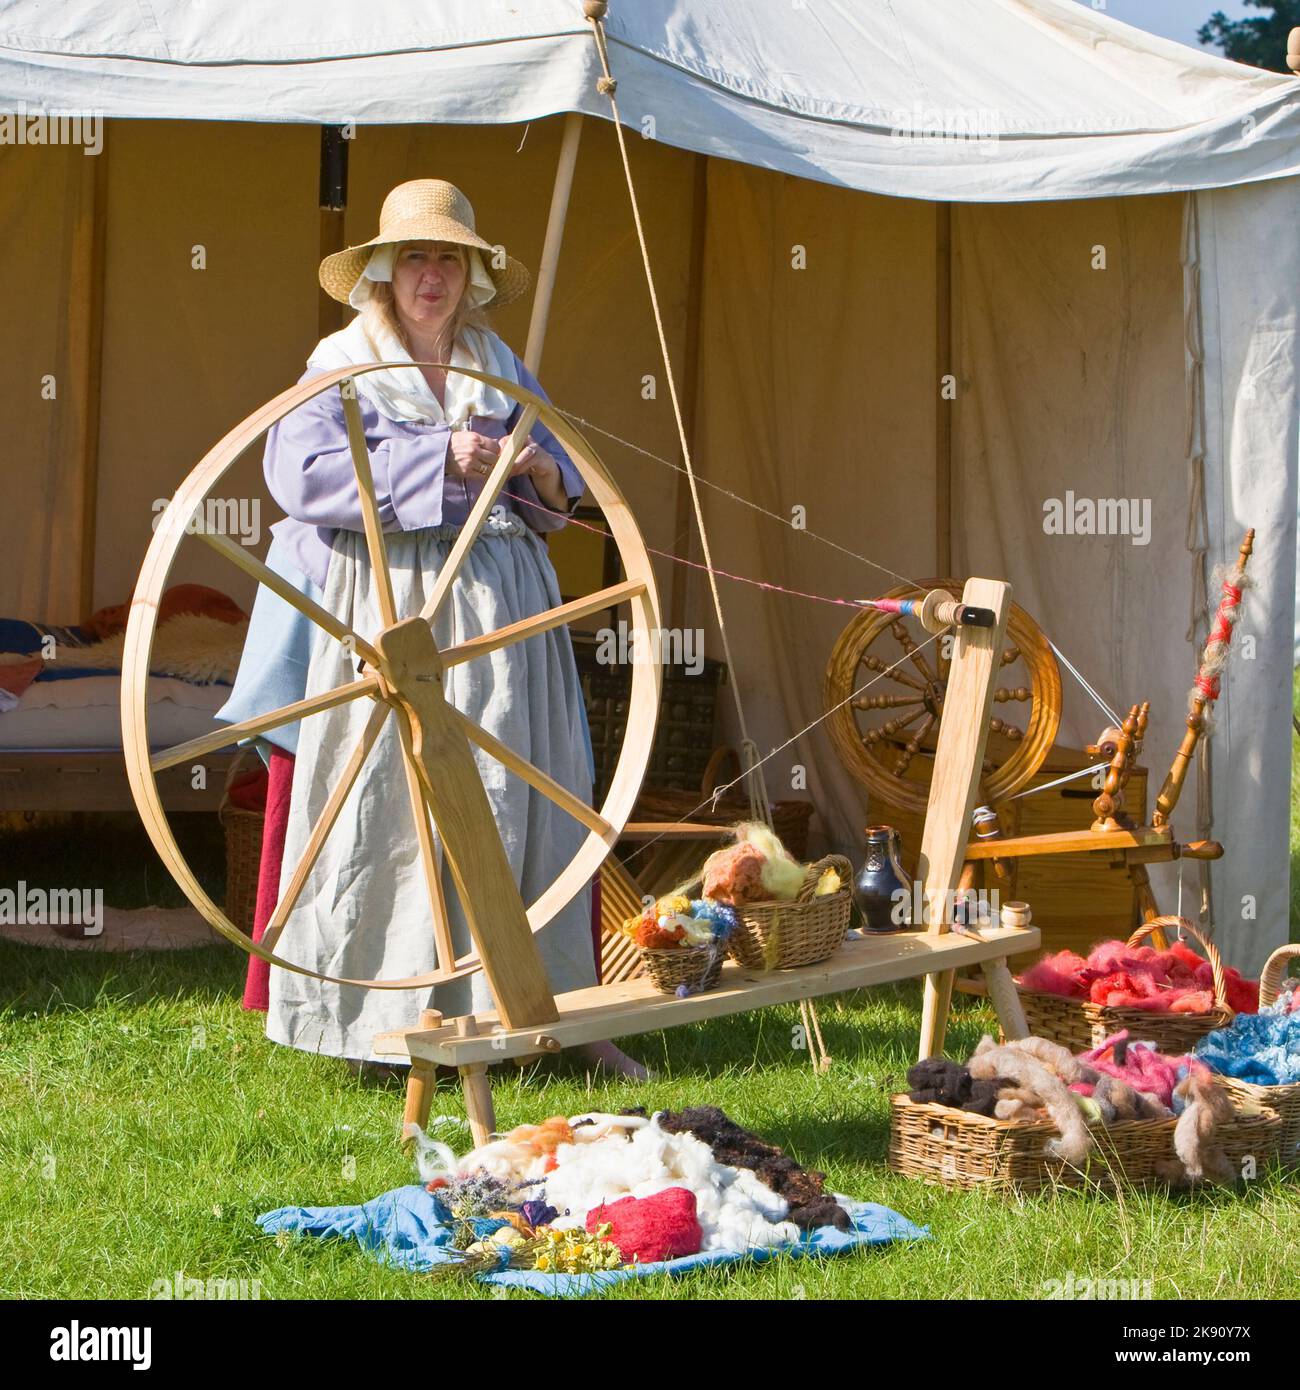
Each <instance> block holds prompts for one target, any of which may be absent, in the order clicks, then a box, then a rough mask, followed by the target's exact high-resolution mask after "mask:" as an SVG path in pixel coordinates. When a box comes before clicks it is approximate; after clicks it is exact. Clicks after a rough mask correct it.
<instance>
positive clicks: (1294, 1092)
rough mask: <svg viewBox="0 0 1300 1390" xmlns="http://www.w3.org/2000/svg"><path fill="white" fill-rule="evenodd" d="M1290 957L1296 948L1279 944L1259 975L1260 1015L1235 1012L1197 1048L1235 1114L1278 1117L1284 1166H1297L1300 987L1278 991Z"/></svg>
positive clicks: (1298, 953) (1299, 953)
mask: <svg viewBox="0 0 1300 1390" xmlns="http://www.w3.org/2000/svg"><path fill="white" fill-rule="evenodd" d="M1293 959H1300V944H1296V943H1291V944H1289V945H1286V946H1279V947H1278V948H1277V950H1276V951H1274V952H1273V954H1272V955H1271V956H1269V958H1268V960H1267V961H1266V962H1265V965H1264V969H1263V971H1262V972H1261V973H1260V977H1259V1012H1258V1013H1254V1014H1238V1015H1237V1017H1236V1018H1234V1019H1233V1020H1232V1022H1231V1023H1230V1024H1229V1025H1228V1027H1226V1028H1220V1029H1217V1030H1216V1031H1215V1032H1213V1033H1207V1034H1206V1036H1205V1037H1203V1038H1202V1039H1201V1040H1200V1041H1199V1042H1198V1043H1197V1044H1196V1055H1197V1056H1198V1057H1199V1058H1200V1059H1201V1060H1202V1061H1203V1062H1205V1063H1206V1065H1207V1066H1209V1068H1210V1069H1211V1070H1212V1071H1213V1072H1215V1073H1216V1075H1217V1076H1218V1078H1219V1082H1220V1084H1221V1085H1222V1086H1223V1089H1224V1090H1225V1091H1227V1093H1228V1098H1229V1099H1230V1100H1231V1101H1232V1103H1233V1105H1234V1106H1235V1107H1236V1109H1237V1110H1238V1111H1239V1112H1242V1113H1245V1114H1249V1113H1250V1112H1251V1111H1252V1110H1254V1109H1257V1108H1262V1109H1264V1110H1266V1111H1268V1112H1269V1113H1270V1114H1273V1115H1276V1116H1277V1117H1278V1119H1279V1120H1280V1122H1281V1135H1280V1139H1279V1144H1280V1154H1281V1162H1282V1166H1283V1167H1285V1168H1300V987H1296V988H1293V989H1291V990H1290V991H1283V990H1282V981H1283V976H1284V975H1285V974H1286V968H1287V964H1288V962H1289V961H1291V960H1293Z"/></svg>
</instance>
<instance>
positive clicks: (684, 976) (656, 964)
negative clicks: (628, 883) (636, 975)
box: [623, 893, 736, 998]
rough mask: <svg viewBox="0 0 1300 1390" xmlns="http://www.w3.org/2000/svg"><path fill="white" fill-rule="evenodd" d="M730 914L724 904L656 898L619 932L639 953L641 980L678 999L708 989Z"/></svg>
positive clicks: (731, 924) (723, 949) (732, 922)
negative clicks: (644, 977) (643, 975)
mask: <svg viewBox="0 0 1300 1390" xmlns="http://www.w3.org/2000/svg"><path fill="white" fill-rule="evenodd" d="M735 930H736V914H735V912H734V911H733V910H732V909H731V908H730V907H728V906H727V905H726V904H725V903H714V902H708V901H706V900H705V899H703V898H694V899H692V898H688V897H687V896H686V895H685V894H682V893H675V894H670V895H669V896H667V897H664V898H660V899H659V901H658V902H656V903H654V904H652V905H651V906H649V907H647V908H646V910H645V911H644V912H643V913H642V914H641V916H639V917H632V918H630V919H629V920H628V921H626V922H624V923H623V931H624V933H625V934H626V935H627V936H630V937H631V938H632V940H633V941H634V942H636V944H637V946H639V947H640V949H641V960H642V963H643V964H644V965H645V971H646V974H647V975H649V976H650V978H651V979H652V980H653V981H654V983H655V987H656V988H657V989H659V990H660V991H661V992H662V993H664V994H675V995H677V996H678V997H679V998H684V997H685V996H686V995H688V994H696V993H698V992H699V991H701V990H705V989H712V988H713V986H714V985H716V984H717V983H718V977H719V975H720V974H721V973H722V963H723V961H724V960H726V958H727V939H728V938H729V937H730V936H731V935H732V933H733V932H735Z"/></svg>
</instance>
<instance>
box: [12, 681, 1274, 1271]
mask: <svg viewBox="0 0 1300 1390" xmlns="http://www.w3.org/2000/svg"><path fill="white" fill-rule="evenodd" d="M1295 699H1296V708H1297V710H1298V711H1300V679H1298V680H1297V685H1296V696H1295ZM1291 786H1292V804H1291V863H1292V876H1291V894H1292V898H1291V901H1292V912H1291V920H1292V932H1293V934H1295V933H1296V930H1297V926H1300V769H1298V768H1297V765H1296V760H1293V763H1292V783H1291ZM178 819H179V823H180V826H181V830H180V833H181V834H182V835H185V836H188V837H189V839H188V841H187V844H186V850H187V854H188V855H189V857H190V862H191V863H193V864H194V865H195V866H196V868H197V869H198V871H199V872H200V875H201V877H203V879H204V881H205V883H206V885H207V886H208V888H209V891H213V890H214V889H216V887H217V885H218V884H219V883H220V873H221V858H220V855H221V846H220V840H219V837H218V835H217V833H216V831H215V825H214V822H212V820H211V818H194V817H189V818H178ZM187 822H189V823H190V824H188V826H187V824H186V823H187ZM92 824H93V831H92V829H91V826H92ZM88 850H90V851H91V852H92V854H93V858H94V860H95V868H94V871H93V882H95V883H98V884H100V885H102V886H103V887H104V888H105V897H106V900H107V901H108V902H110V903H112V904H114V905H116V906H122V907H129V906H139V905H142V904H144V903H158V904H161V905H173V904H176V903H179V902H180V901H181V898H180V895H179V892H178V890H177V889H176V888H175V886H174V885H173V884H172V883H171V881H170V880H169V879H168V878H167V876H166V874H165V873H164V872H163V870H162V868H161V865H160V864H159V863H158V861H157V859H156V858H155V857H154V856H153V855H152V852H151V851H150V850H149V849H148V847H147V844H146V843H145V841H144V839H143V836H142V834H141V832H140V831H139V828H138V826H135V825H133V824H132V823H130V822H128V821H117V820H110V819H105V818H98V819H96V820H95V821H94V822H93V823H89V822H75V823H74V824H73V825H72V827H71V828H69V827H67V826H63V827H52V828H40V829H36V830H31V829H28V830H26V831H22V832H21V833H19V832H5V833H0V860H2V861H3V862H4V863H5V864H6V869H7V872H6V877H11V878H14V879H16V878H20V877H24V876H25V877H26V878H27V879H28V880H29V881H30V882H33V883H42V882H45V883H54V882H78V883H85V882H88V881H92V880H88V879H87V877H86V874H87V872H89V870H88V869H87V856H88ZM243 972H244V958H243V957H242V956H240V955H238V954H237V953H236V952H234V951H233V950H230V949H227V948H225V947H213V948H210V949H205V950H199V951H184V952H175V953H156V954H139V955H114V956H95V955H91V954H89V953H72V952H67V953H65V952H59V951H43V950H36V949H32V948H27V947H22V946H17V945H12V944H8V943H2V942H0V1211H3V1212H4V1213H5V1219H4V1221H3V1222H0V1297H8V1298H13V1297H26V1298H58V1297H64V1298H139V1297H145V1296H147V1295H148V1293H149V1291H150V1288H151V1286H152V1285H153V1284H154V1282H155V1281H156V1280H159V1279H164V1280H168V1281H170V1280H171V1279H172V1278H173V1277H174V1275H175V1273H176V1272H177V1271H181V1272H183V1273H184V1274H185V1275H186V1276H187V1277H190V1278H203V1279H216V1278H220V1279H235V1280H238V1279H247V1280H257V1281H260V1284H261V1293H262V1296H263V1297H266V1298H314V1299H321V1298H351V1299H369V1298H384V1299H393V1298H448V1297H469V1298H486V1297H501V1296H503V1294H504V1292H505V1291H503V1290H493V1289H490V1288H488V1287H486V1286H482V1285H468V1286H466V1285H459V1284H457V1285H448V1284H446V1283H438V1282H435V1281H433V1280H431V1279H428V1278H425V1277H421V1276H419V1275H410V1274H403V1273H397V1272H394V1271H391V1270H385V1269H383V1268H382V1267H380V1266H379V1265H376V1264H374V1263H372V1262H371V1261H370V1260H369V1259H367V1258H366V1257H365V1256H364V1255H362V1254H361V1253H360V1252H359V1251H358V1250H357V1249H356V1248H355V1247H354V1246H352V1245H350V1244H346V1243H327V1242H321V1241H316V1240H312V1239H307V1238H300V1239H294V1240H289V1241H284V1242H278V1241H275V1240H272V1239H270V1238H268V1237H266V1236H264V1235H262V1234H261V1232H260V1231H259V1230H258V1228H257V1227H256V1226H255V1224H254V1218H255V1217H256V1215H257V1214H258V1213H259V1212H262V1211H266V1210H268V1209H270V1208H272V1207H276V1206H282V1205H286V1204H304V1205H328V1204H332V1203H342V1202H361V1201H365V1200H367V1199H368V1198H370V1197H373V1196H376V1195H377V1194H379V1193H380V1192H384V1191H386V1190H387V1189H388V1188H391V1187H396V1186H398V1185H400V1184H402V1183H405V1182H408V1181H410V1180H411V1178H412V1171H411V1167H410V1165H409V1163H408V1162H407V1160H406V1159H405V1158H404V1157H403V1156H402V1154H401V1152H400V1150H399V1149H398V1147H397V1144H396V1134H397V1127H398V1124H399V1121H400V1117H401V1108H402V1095H401V1089H400V1087H395V1086H388V1087H380V1086H373V1085H368V1084H366V1083H363V1082H360V1081H358V1080H356V1079H354V1078H352V1077H351V1076H349V1075H348V1074H347V1072H346V1070H345V1069H344V1067H343V1064H342V1063H340V1062H337V1061H334V1060H333V1059H329V1058H320V1057H312V1056H308V1055H306V1054H304V1053H300V1052H295V1051H293V1050H292V1049H289V1048H283V1047H277V1046H275V1045H273V1044H271V1043H269V1042H267V1040H266V1038H265V1037H264V1035H263V1032H262V1019H261V1016H260V1015H251V1014H245V1013H243V1012H242V1011H241V1009H240V1008H239V1003H238V999H239V994H240V989H241V985H242V979H243ZM918 1015H919V989H918V987H917V986H915V985H912V986H907V987H901V988H898V989H883V990H873V991H862V992H859V993H857V994H852V995H844V996H840V997H839V998H836V999H833V1000H826V1001H823V1003H822V1004H821V1017H822V1022H823V1029H824V1032H825V1035H826V1041H827V1044H828V1046H829V1047H830V1049H831V1052H832V1053H833V1055H834V1058H835V1063H834V1067H833V1069H832V1071H831V1073H830V1074H829V1076H824V1077H818V1076H815V1075H814V1074H813V1072H812V1069H811V1067H810V1066H809V1064H808V1057H807V1053H806V1052H802V1051H797V1050H795V1049H794V1048H793V1047H792V1037H793V1033H794V1029H795V1025H796V1024H797V1022H798V1013H797V1010H796V1009H795V1008H793V1007H790V1008H784V1009H769V1010H764V1011H762V1012H758V1013H754V1014H750V1015H741V1016H738V1017H735V1018H731V1019H726V1020H722V1021H719V1022H716V1023H712V1024H708V1025H702V1026H698V1027H695V1028H686V1029H676V1030H674V1031H672V1032H670V1033H662V1034H660V1033H656V1034H650V1035H648V1036H645V1037H640V1038H635V1039H631V1040H629V1042H628V1044H627V1046H628V1049H629V1050H630V1051H632V1052H633V1053H634V1054H635V1055H637V1056H640V1057H642V1058H644V1059H645V1060H646V1061H647V1062H648V1063H649V1064H650V1065H651V1066H652V1067H654V1068H655V1069H656V1071H657V1072H658V1074H659V1077H658V1079H657V1080H656V1081H654V1082H652V1083H651V1084H649V1085H647V1086H634V1085H631V1084H627V1083H615V1082H609V1081H606V1080H603V1079H601V1078H598V1077H597V1078H591V1077H588V1076H587V1075H585V1074H584V1073H583V1072H582V1071H581V1069H580V1068H578V1067H577V1066H575V1065H574V1064H572V1063H570V1062H569V1061H567V1059H560V1060H559V1061H557V1062H548V1063H546V1064H543V1065H542V1066H539V1067H537V1068H535V1069H533V1070H531V1071H528V1072H520V1071H518V1070H515V1069H501V1068H499V1069H497V1070H496V1071H494V1073H493V1076H494V1093H495V1097H496V1102H497V1115H498V1121H499V1123H500V1124H501V1125H502V1126H503V1127H504V1126H509V1125H513V1124H518V1123H522V1122H524V1121H533V1120H537V1119H540V1118H542V1117H544V1116H546V1115H551V1114H556V1113H564V1114H573V1113H576V1112H577V1111H580V1110H587V1109H592V1108H603V1109H619V1108H621V1107H623V1106H628V1105H646V1106H649V1107H652V1108H653V1107H663V1106H671V1107H674V1108H680V1107H682V1106H685V1105H692V1104H701V1103H706V1102H707V1103H713V1104H717V1105H721V1106H722V1107H723V1108H724V1109H726V1110H727V1111H728V1112H729V1113H730V1114H731V1115H732V1116H733V1117H734V1118H736V1119H737V1120H739V1121H740V1122H741V1123H743V1124H745V1125H747V1126H749V1127H750V1128H752V1129H754V1130H757V1131H758V1132H759V1133H761V1134H763V1135H765V1136H766V1137H767V1138H769V1139H772V1140H773V1141H775V1142H777V1143H780V1144H782V1145H784V1146H785V1147H787V1148H788V1149H789V1150H790V1152H791V1153H793V1154H794V1155H795V1156H796V1157H798V1158H799V1159H800V1160H801V1161H803V1162H805V1163H808V1164H810V1165H813V1166H815V1167H818V1168H821V1169H823V1170H824V1171H825V1172H826V1174H827V1176H828V1179H829V1181H830V1184H831V1186H832V1187H834V1188H835V1189H836V1190H837V1191H842V1192H848V1193H851V1194H853V1195H855V1196H858V1197H861V1198H864V1199H867V1200H871V1201H877V1202H883V1203H885V1204H886V1205H888V1206H891V1207H893V1208H895V1209H896V1210H898V1211H900V1212H902V1213H903V1214H904V1215H905V1216H908V1217H910V1218H911V1219H912V1220H913V1221H916V1222H918V1223H920V1224H922V1225H928V1226H929V1227H930V1230H931V1233H932V1237H933V1238H932V1239H930V1240H928V1241H923V1242H919V1243H916V1244H910V1245H903V1244H899V1245H895V1246H887V1247H881V1248H878V1249H875V1250H871V1251H866V1252H863V1253H860V1254H855V1255H850V1256H847V1257H843V1258H839V1259H834V1260H829V1261H824V1262H823V1261H813V1260H804V1261H793V1260H789V1259H784V1258H779V1259H777V1260H774V1261H772V1262H771V1263H768V1264H764V1265H761V1266H760V1265H755V1266H741V1267H739V1268H737V1269H734V1270H729V1271H726V1272H725V1273H709V1272H701V1273H699V1274H695V1275H692V1276H690V1277H688V1278H685V1279H681V1280H645V1281H638V1282H629V1283H626V1284H622V1285H620V1286H618V1287H617V1288H616V1289H615V1290H614V1291H612V1292H611V1293H610V1294H608V1295H606V1296H607V1297H611V1298H647V1297H654V1298H689V1299H704V1298H717V1297H727V1298H773V1299H795V1298H810V1299H815V1298H942V1297H978V1298H1039V1297H1042V1296H1043V1294H1044V1292H1045V1288H1044V1285H1045V1283H1046V1281H1048V1280H1063V1279H1064V1278H1065V1277H1066V1275H1067V1274H1068V1273H1070V1272H1073V1274H1074V1276H1075V1279H1076V1280H1079V1279H1083V1278H1093V1279H1128V1280H1138V1281H1141V1280H1150V1281H1151V1286H1152V1292H1153V1294H1154V1296H1155V1297H1156V1298H1213V1297H1225V1296H1226V1297H1246V1298H1276V1297H1290V1296H1291V1295H1292V1293H1293V1291H1294V1274H1293V1270H1294V1267H1295V1262H1296V1250H1295V1246H1296V1236H1295V1232H1296V1230H1297V1229H1298V1228H1300V1184H1297V1183H1295V1182H1294V1181H1292V1182H1286V1181H1284V1180H1282V1179H1280V1178H1278V1177H1276V1176H1272V1175H1270V1176H1265V1177H1264V1178H1262V1179H1260V1180H1259V1181H1257V1182H1254V1183H1252V1184H1250V1185H1249V1187H1248V1188H1247V1189H1246V1190H1245V1192H1244V1193H1241V1194H1233V1193H1227V1192H1215V1191H1207V1192H1204V1193H1198V1194H1170V1193H1165V1192H1161V1191H1151V1192H1143V1193H1125V1194H1121V1195H1119V1196H1114V1197H1111V1196H1105V1195H1102V1194H1098V1193H1095V1192H1083V1193H1076V1192H1066V1191H1061V1192H1056V1193H1052V1194H1047V1195H1044V1196H1040V1197H1034V1198H1024V1199H1011V1200H1007V1199H1000V1198H991V1197H986V1196H983V1195H979V1194H959V1193H950V1192H945V1191H943V1190H941V1189H938V1188H932V1187H927V1186H924V1185H922V1184H920V1183H916V1182H912V1181H908V1180H905V1179H902V1178H897V1177H895V1176H893V1175H892V1174H891V1173H889V1172H888V1170H887V1169H886V1167H885V1162H884V1160H885V1150H886V1146H887V1142H888V1132H889V1118H888V1097H889V1095H890V1093H891V1092H892V1091H894V1090H896V1089H897V1088H898V1086H899V1084H900V1082H901V1080H902V1078H903V1075H904V1073H905V1071H906V1069H907V1066H908V1064H909V1062H910V1061H911V1059H912V1055H913V1049H914V1047H915V1045H916V1038H917V1035H918V1029H919V1017H918ZM991 1022H992V1018H991V1015H990V1014H988V1013H987V1012H986V1011H985V1010H984V1009H983V1007H982V1006H980V1005H979V1004H978V1003H976V1002H975V1001H972V1000H969V999H961V998H959V1000H958V1002H957V1004H956V1007H955V1014H954V1019H953V1023H952V1026H951V1029H950V1033H949V1037H950V1049H951V1050H952V1051H953V1052H954V1053H955V1054H956V1055H959V1056H960V1055H964V1053H963V1049H969V1048H971V1047H973V1046H974V1044H975V1043H976V1042H977V1041H978V1038H979V1035H980V1033H981V1032H982V1031H983V1030H984V1029H986V1028H987V1027H989V1026H990V1025H991ZM434 1113H435V1114H439V1113H445V1114H454V1115H463V1113H464V1110H463V1106H462V1104H461V1100H460V1095H459V1091H458V1090H457V1089H456V1088H454V1087H451V1088H446V1089H442V1090H440V1091H439V1093H438V1095H437V1096H436V1097H435V1100H434ZM509 1296H511V1297H529V1296H530V1295H527V1294H512V1295H509Z"/></svg>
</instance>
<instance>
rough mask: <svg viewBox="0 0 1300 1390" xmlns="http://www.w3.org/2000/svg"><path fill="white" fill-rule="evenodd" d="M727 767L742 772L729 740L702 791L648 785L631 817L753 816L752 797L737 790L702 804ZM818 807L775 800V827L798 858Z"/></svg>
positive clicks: (708, 820)
mask: <svg viewBox="0 0 1300 1390" xmlns="http://www.w3.org/2000/svg"><path fill="white" fill-rule="evenodd" d="M724 771H730V772H731V776H732V777H739V776H740V755H739V754H738V753H737V752H736V750H735V749H734V748H731V747H729V746H727V745H725V744H724V745H723V746H722V747H720V748H715V749H714V750H713V755H712V757H710V759H709V765H708V766H707V767H706V768H705V769H704V776H703V777H702V778H701V780H700V790H699V792H698V793H696V792H693V791H682V790H677V789H675V788H672V787H645V788H643V789H642V791H641V794H640V796H638V797H637V801H636V805H635V806H634V807H633V808H632V815H631V816H630V818H629V819H631V820H634V821H686V820H689V821H690V822H692V823H693V824H697V825H735V824H736V823H737V822H738V821H746V820H749V818H750V809H749V798H748V797H746V796H742V795H738V794H737V793H736V792H734V791H732V792H729V793H727V794H725V795H723V796H720V797H719V798H718V799H717V801H716V802H714V803H712V804H706V805H701V804H700V803H701V802H706V801H707V800H708V798H710V797H711V796H712V795H713V792H714V788H715V787H716V786H717V785H718V782H719V780H720V779H721V778H722V777H723V775H724ZM814 809H815V808H814V806H813V804H812V802H811V801H774V802H772V829H773V830H775V831H776V834H777V838H778V839H779V840H780V841H781V843H782V844H783V845H784V846H785V847H786V849H788V850H789V851H790V853H791V854H792V855H793V856H794V857H795V858H796V859H802V858H803V857H804V855H806V854H807V853H808V823H809V821H811V820H812V816H813V811H814Z"/></svg>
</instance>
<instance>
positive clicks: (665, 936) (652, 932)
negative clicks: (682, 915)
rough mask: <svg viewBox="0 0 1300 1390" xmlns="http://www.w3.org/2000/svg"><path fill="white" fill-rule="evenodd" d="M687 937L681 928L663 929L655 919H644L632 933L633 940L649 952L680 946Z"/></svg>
mask: <svg viewBox="0 0 1300 1390" xmlns="http://www.w3.org/2000/svg"><path fill="white" fill-rule="evenodd" d="M685 935H686V932H685V931H684V929H683V928H681V927H661V926H660V925H659V924H658V922H656V921H655V920H654V918H653V917H643V918H642V919H641V920H640V921H639V922H638V923H637V925H636V930H635V931H634V932H633V933H632V940H633V941H635V942H636V944H637V945H638V946H640V947H643V948H644V949H645V950H647V951H666V950H668V949H669V948H670V947H672V946H680V945H681V941H682V937H684V936H685Z"/></svg>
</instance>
